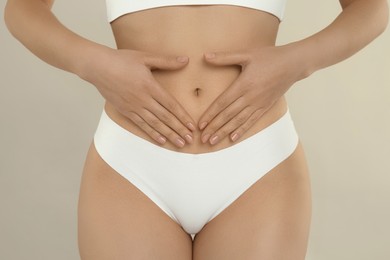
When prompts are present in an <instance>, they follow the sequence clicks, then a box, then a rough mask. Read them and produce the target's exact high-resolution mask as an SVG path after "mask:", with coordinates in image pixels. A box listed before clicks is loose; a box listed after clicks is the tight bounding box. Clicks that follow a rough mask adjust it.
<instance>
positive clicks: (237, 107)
mask: <svg viewBox="0 0 390 260" xmlns="http://www.w3.org/2000/svg"><path fill="white" fill-rule="evenodd" d="M246 107H247V105H246V102H244V98H243V97H239V98H238V99H236V100H235V101H234V102H233V103H232V104H230V105H229V106H228V107H227V108H225V109H224V110H222V111H221V113H219V114H218V115H217V116H216V117H215V118H213V120H211V121H210V123H208V124H207V127H206V128H205V129H204V130H203V132H202V136H201V140H202V142H203V143H206V142H207V141H208V139H209V138H210V137H211V136H212V135H213V137H214V138H215V135H214V133H215V132H217V130H218V129H220V128H221V127H223V126H224V125H225V124H227V123H228V122H229V121H230V120H231V119H232V118H234V117H236V116H237V115H238V114H239V113H241V111H242V110H244V109H245V108H246ZM246 120H247V118H245V119H244V121H243V122H241V124H243V123H244V122H245V121H246ZM241 124H240V125H241ZM237 127H238V126H237ZM237 127H236V128H237ZM234 129H235V128H234ZM234 129H233V130H234ZM210 140H211V139H210Z"/></svg>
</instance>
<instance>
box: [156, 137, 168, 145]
mask: <svg viewBox="0 0 390 260" xmlns="http://www.w3.org/2000/svg"><path fill="white" fill-rule="evenodd" d="M166 141H167V139H165V138H164V137H162V136H159V137H157V142H159V143H160V144H165V142H166Z"/></svg>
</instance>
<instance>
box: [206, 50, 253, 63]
mask: <svg viewBox="0 0 390 260" xmlns="http://www.w3.org/2000/svg"><path fill="white" fill-rule="evenodd" d="M204 58H205V61H206V62H208V63H210V64H213V65H217V66H222V65H241V66H245V65H246V64H247V63H248V62H249V60H250V52H248V51H218V52H209V53H205V54H204Z"/></svg>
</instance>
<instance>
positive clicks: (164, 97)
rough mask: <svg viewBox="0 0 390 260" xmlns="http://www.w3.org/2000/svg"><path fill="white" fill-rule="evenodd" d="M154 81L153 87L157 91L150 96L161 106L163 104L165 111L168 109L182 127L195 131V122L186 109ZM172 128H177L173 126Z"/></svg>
mask: <svg viewBox="0 0 390 260" xmlns="http://www.w3.org/2000/svg"><path fill="white" fill-rule="evenodd" d="M154 83H155V88H154V89H157V90H159V91H155V92H154V93H152V98H153V99H154V100H156V101H157V102H158V103H159V104H160V105H161V106H163V107H164V108H165V109H166V110H167V111H169V112H170V113H171V114H172V115H174V116H175V117H176V118H177V119H178V120H179V121H180V122H181V124H182V125H183V126H184V127H186V128H187V129H189V130H191V131H195V130H196V128H195V122H194V120H193V119H192V117H191V116H190V115H189V114H188V113H187V111H186V110H185V109H184V108H183V107H182V105H181V104H180V103H179V102H178V101H177V100H176V99H175V98H174V97H173V96H172V95H170V94H169V93H168V92H167V91H166V90H165V89H163V88H162V87H161V86H160V84H159V83H158V82H157V81H155V82H154ZM154 111H155V110H154ZM156 113H158V112H156ZM165 120H168V119H165ZM174 130H178V129H176V128H174Z"/></svg>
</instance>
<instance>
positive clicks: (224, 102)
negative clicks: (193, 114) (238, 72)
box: [198, 77, 243, 130]
mask: <svg viewBox="0 0 390 260" xmlns="http://www.w3.org/2000/svg"><path fill="white" fill-rule="evenodd" d="M240 85H241V81H240V77H238V79H236V80H235V81H234V82H233V83H232V85H230V86H229V88H228V89H226V90H225V91H224V92H222V93H221V94H220V95H219V96H218V97H217V98H216V99H215V100H214V101H213V103H211V105H210V106H209V107H208V108H207V110H206V111H205V112H204V113H203V115H202V116H201V117H200V119H199V124H198V127H199V129H200V130H203V129H205V127H206V126H207V125H208V124H209V123H210V122H211V120H213V119H214V118H215V117H216V116H217V115H218V114H219V113H221V112H222V111H223V110H224V109H226V108H227V107H228V106H229V105H231V104H232V103H233V102H234V101H236V100H237V99H238V98H240V96H241V92H239V93H237V92H236V91H234V90H236V89H238V90H239V91H240V90H242V89H243V88H240Z"/></svg>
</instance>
